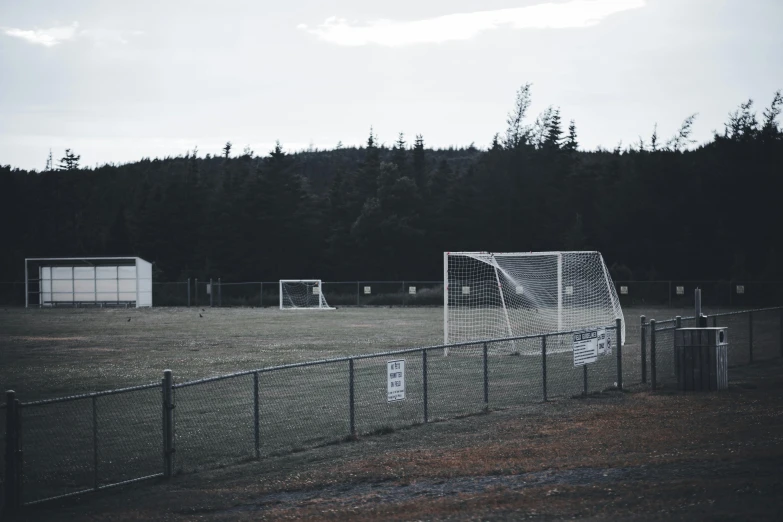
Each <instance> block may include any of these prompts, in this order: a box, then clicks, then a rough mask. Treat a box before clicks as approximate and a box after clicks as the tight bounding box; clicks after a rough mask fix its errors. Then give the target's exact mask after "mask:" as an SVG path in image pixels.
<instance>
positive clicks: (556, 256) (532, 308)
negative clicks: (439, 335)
mask: <svg viewBox="0 0 783 522" xmlns="http://www.w3.org/2000/svg"><path fill="white" fill-rule="evenodd" d="M443 278H444V299H443V305H444V312H443V342H444V344H453V343H460V342H466V341H480V340H485V339H499V338H504V337H519V336H525V335H536V334H545V333H554V332H566V331H573V330H578V329H581V328H587V327H593V326H604V325H611V324H614V322H615V320H616V319H620V320H621V321H622V328H623V336H622V339H623V340H624V339H625V320H624V317H623V312H622V308H621V307H620V301H619V299H618V297H617V292H616V290H615V288H614V284H613V282H612V279H611V276H610V275H609V271H608V269H607V268H606V264H605V263H604V260H603V257H602V256H601V253H600V252H594V251H592V252H519V253H513V252H498V253H492V252H445V253H444V256H443ZM507 348H508V350H513V351H516V349H517V346H516V343H508V347H507ZM446 353H448V352H446Z"/></svg>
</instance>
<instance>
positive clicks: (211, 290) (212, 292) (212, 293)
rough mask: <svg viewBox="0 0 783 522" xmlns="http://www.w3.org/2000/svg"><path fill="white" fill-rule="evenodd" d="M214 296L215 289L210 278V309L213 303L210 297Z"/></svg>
mask: <svg viewBox="0 0 783 522" xmlns="http://www.w3.org/2000/svg"><path fill="white" fill-rule="evenodd" d="M214 295H215V287H214V286H212V278H211V277H210V278H209V306H210V308H211V307H212V302H213V300H212V296H214Z"/></svg>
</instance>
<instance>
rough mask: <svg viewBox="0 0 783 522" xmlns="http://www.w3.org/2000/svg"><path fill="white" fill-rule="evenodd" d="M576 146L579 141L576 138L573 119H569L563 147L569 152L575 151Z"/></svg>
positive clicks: (577, 146)
mask: <svg viewBox="0 0 783 522" xmlns="http://www.w3.org/2000/svg"><path fill="white" fill-rule="evenodd" d="M578 148H579V142H578V141H577V140H576V123H574V120H571V123H570V124H569V125H568V137H567V138H566V141H565V143H564V144H563V149H565V150H567V151H569V152H576V150H577V149H578Z"/></svg>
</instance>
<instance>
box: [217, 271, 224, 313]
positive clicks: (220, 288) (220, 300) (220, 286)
mask: <svg viewBox="0 0 783 522" xmlns="http://www.w3.org/2000/svg"><path fill="white" fill-rule="evenodd" d="M221 306H223V284H222V282H221V281H220V278H219V277H218V307H221Z"/></svg>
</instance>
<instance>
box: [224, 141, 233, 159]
mask: <svg viewBox="0 0 783 522" xmlns="http://www.w3.org/2000/svg"><path fill="white" fill-rule="evenodd" d="M231 147H232V144H231V142H230V141H227V142H226V144H225V145H223V157H224V158H225V159H228V156H229V155H230V154H231Z"/></svg>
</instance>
